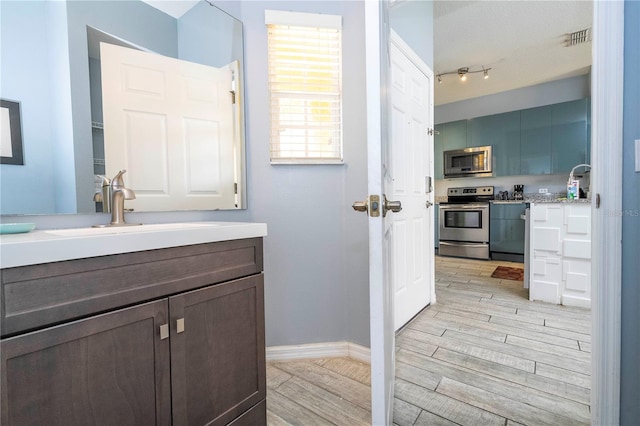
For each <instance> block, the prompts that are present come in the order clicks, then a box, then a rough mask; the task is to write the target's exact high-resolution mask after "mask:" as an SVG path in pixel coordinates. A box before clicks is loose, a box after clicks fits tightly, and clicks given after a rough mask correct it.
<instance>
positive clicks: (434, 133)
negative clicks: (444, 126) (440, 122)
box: [427, 128, 440, 136]
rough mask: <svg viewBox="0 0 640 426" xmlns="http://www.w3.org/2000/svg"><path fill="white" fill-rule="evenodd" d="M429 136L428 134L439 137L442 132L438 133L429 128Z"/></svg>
mask: <svg viewBox="0 0 640 426" xmlns="http://www.w3.org/2000/svg"><path fill="white" fill-rule="evenodd" d="M427 134H428V135H429V136H433V135H439V134H440V132H439V131H437V130H433V129H432V128H429V129H427Z"/></svg>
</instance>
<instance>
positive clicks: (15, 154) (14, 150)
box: [0, 99, 24, 165]
mask: <svg viewBox="0 0 640 426" xmlns="http://www.w3.org/2000/svg"><path fill="white" fill-rule="evenodd" d="M0 108H2V109H5V108H6V109H7V110H8V111H9V129H8V137H10V138H11V156H10V157H7V156H2V155H0V164H15V165H24V156H23V150H22V120H21V116H20V102H15V101H9V100H6V99H0ZM2 127H4V126H2ZM0 131H1V132H2V133H3V135H2V137H3V138H4V137H5V132H7V129H3V128H0Z"/></svg>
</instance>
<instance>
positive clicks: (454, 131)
mask: <svg viewBox="0 0 640 426" xmlns="http://www.w3.org/2000/svg"><path fill="white" fill-rule="evenodd" d="M434 128H435V130H436V132H438V133H436V135H435V139H434V155H435V159H434V174H435V178H436V179H442V178H443V177H444V174H443V172H444V170H443V153H444V151H449V150H452V149H462V148H466V146H467V120H459V121H451V122H449V123H444V124H438V125H436V126H434Z"/></svg>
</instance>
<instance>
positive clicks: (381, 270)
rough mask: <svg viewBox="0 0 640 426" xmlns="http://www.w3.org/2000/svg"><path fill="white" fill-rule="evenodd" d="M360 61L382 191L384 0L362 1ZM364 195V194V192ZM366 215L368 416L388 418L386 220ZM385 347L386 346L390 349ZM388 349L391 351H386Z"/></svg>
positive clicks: (382, 421) (370, 144)
mask: <svg viewBox="0 0 640 426" xmlns="http://www.w3.org/2000/svg"><path fill="white" fill-rule="evenodd" d="M364 13H365V39H366V42H365V61H366V70H367V72H366V73H365V79H366V96H367V108H366V117H367V136H366V137H367V164H368V167H369V170H368V171H367V187H368V188H367V191H368V193H369V194H378V195H381V194H382V193H383V189H384V186H383V176H382V146H383V144H386V143H388V140H389V137H390V130H389V122H390V118H389V113H388V111H389V108H388V90H386V89H387V87H388V81H389V72H390V61H389V47H388V46H389V19H388V0H380V1H365V4H364ZM367 199H368V197H367ZM382 219H383V218H382V216H380V217H374V218H372V217H370V216H369V217H368V225H369V333H370V339H371V421H372V424H374V425H387V424H391V423H393V387H394V381H395V369H394V366H395V351H394V346H395V330H394V324H393V323H394V321H393V307H394V306H393V303H394V302H393V288H392V286H391V285H390V279H389V276H388V271H387V267H386V265H385V264H384V261H385V258H384V254H383V252H384V248H383V247H382V243H383V241H384V235H385V228H384V226H385V224H384V221H383V220H382ZM389 346H391V347H390V348H389ZM388 349H391V350H388Z"/></svg>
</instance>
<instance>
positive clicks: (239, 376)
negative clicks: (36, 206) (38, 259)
mask: <svg viewBox="0 0 640 426" xmlns="http://www.w3.org/2000/svg"><path fill="white" fill-rule="evenodd" d="M180 258H182V259H183V260H184V261H185V262H187V259H188V263H192V264H194V265H199V267H194V268H186V269H185V268H183V267H179V268H176V263H175V260H176V259H180ZM194 258H195V260H194ZM198 259H199V260H200V261H201V262H204V264H201V263H199V262H198V261H197V260H198ZM166 262H168V263H169V264H170V266H169V267H168V268H167V265H166ZM194 262H195V263H194ZM178 264H180V265H182V263H181V262H178ZM100 266H102V267H101V268H100ZM182 266H184V265H182ZM96 268H100V269H96ZM133 270H135V271H137V274H136V275H135V276H132V275H130V274H129V273H128V272H131V271H133ZM105 271H110V274H108V276H109V277H110V278H107V277H106V276H105V275H104V273H105ZM261 271H262V240H261V239H260V238H256V239H247V240H237V241H228V242H222V243H211V244H202V245H197V246H187V247H180V248H171V249H161V250H153V251H149V252H139V253H129V254H121V255H114V256H105V257H103V258H94V259H81V260H74V261H68V262H57V263H55V264H47V265H34V266H25V267H20V268H11V269H5V270H2V298H3V300H2V302H3V303H2V333H3V336H6V337H4V338H3V339H2V342H1V348H0V356H1V359H2V366H1V369H2V371H1V373H2V376H1V386H2V387H1V391H2V398H1V399H2V406H1V407H0V408H1V415H2V417H1V419H0V421H1V423H2V425H7V426H8V425H20V426H22V425H43V424H47V425H65V426H67V425H83V426H84V425H118V426H122V425H136V426H137V425H170V424H173V425H205V424H210V425H222V424H229V423H232V424H234V425H245V424H246V425H259V424H266V404H265V398H266V377H265V372H266V368H265V343H264V301H263V300H264V280H263V275H262V273H261ZM42 285H47V286H53V287H55V289H56V290H57V291H59V292H63V293H65V296H64V297H62V298H63V299H65V301H66V302H65V303H63V305H66V308H65V309H61V306H60V300H51V299H52V298H48V299H47V298H43V297H38V296H37V295H36V293H34V290H35V289H38V288H40V286H42ZM87 287H90V288H92V290H91V291H87ZM141 287H146V288H147V290H148V291H147V292H146V293H147V294H153V295H157V294H161V295H162V296H160V297H152V299H153V300H151V301H147V300H140V298H139V295H140V294H142V293H140V292H139V290H140V288H141ZM50 290H51V289H50ZM132 295H133V296H132ZM28 296H31V298H30V299H28V300H25V299H24V297H28ZM36 299H37V300H36ZM53 299H56V298H53ZM104 299H107V300H104ZM134 300H136V301H134ZM90 306H92V307H93V308H90ZM98 306H99V307H101V308H103V307H104V306H108V307H107V308H106V309H105V312H95V311H94V312H95V313H94V314H89V315H85V314H84V313H85V312H87V310H89V311H90V310H91V309H94V310H95V309H96V307H98ZM123 306H127V307H123ZM33 315H36V316H38V317H45V318H51V317H53V318H54V319H58V321H52V322H50V323H48V324H43V325H42V326H41V327H35V329H32V330H29V331H25V332H22V330H23V329H25V326H26V325H27V324H29V325H31V324H36V323H38V322H39V321H40V320H39V319H38V318H33ZM51 324H56V325H51ZM9 330H10V332H9ZM16 330H17V331H16ZM9 333H11V334H9Z"/></svg>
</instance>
